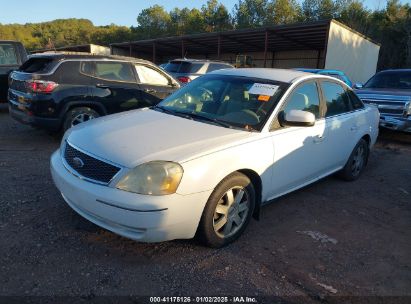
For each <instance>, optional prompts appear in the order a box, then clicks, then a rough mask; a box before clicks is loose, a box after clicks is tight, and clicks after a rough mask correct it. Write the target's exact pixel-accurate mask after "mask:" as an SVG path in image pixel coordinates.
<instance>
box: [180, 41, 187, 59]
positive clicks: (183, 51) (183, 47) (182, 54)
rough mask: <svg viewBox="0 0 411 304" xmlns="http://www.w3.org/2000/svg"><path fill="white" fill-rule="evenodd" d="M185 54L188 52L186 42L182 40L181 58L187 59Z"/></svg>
mask: <svg viewBox="0 0 411 304" xmlns="http://www.w3.org/2000/svg"><path fill="white" fill-rule="evenodd" d="M185 52H186V50H185V46H184V40H181V58H184V57H185V55H186V54H185Z"/></svg>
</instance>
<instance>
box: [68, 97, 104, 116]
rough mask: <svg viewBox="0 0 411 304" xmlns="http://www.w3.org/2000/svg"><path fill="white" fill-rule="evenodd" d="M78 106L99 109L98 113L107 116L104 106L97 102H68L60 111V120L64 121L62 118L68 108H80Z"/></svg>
mask: <svg viewBox="0 0 411 304" xmlns="http://www.w3.org/2000/svg"><path fill="white" fill-rule="evenodd" d="M80 106H84V107H89V106H92V107H97V108H98V109H99V112H100V113H103V115H107V110H106V108H105V107H104V105H102V104H101V103H99V102H96V101H91V100H82V101H70V102H68V103H66V104H65V105H64V107H63V109H62V110H61V111H60V118H61V119H64V116H65V115H66V113H67V111H68V110H69V109H70V108H73V107H80Z"/></svg>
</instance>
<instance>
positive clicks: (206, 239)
mask: <svg viewBox="0 0 411 304" xmlns="http://www.w3.org/2000/svg"><path fill="white" fill-rule="evenodd" d="M254 206H255V190H254V187H253V184H252V183H251V181H250V179H249V178H248V177H247V176H245V175H244V174H241V173H234V174H232V175H230V176H229V177H227V178H225V179H224V180H223V181H222V182H221V183H220V184H219V185H218V186H217V187H216V189H215V190H214V191H213V193H212V194H211V196H210V198H209V199H208V202H207V204H206V207H205V209H204V212H203V216H202V218H201V221H200V225H199V236H200V238H201V240H202V241H203V243H205V244H206V245H208V246H210V247H216V248H217V247H222V246H225V245H227V244H229V243H231V242H233V241H235V240H236V239H237V238H239V237H240V235H241V234H242V233H243V231H244V230H245V228H246V227H247V225H248V223H249V222H250V219H251V216H252V213H253V210H254Z"/></svg>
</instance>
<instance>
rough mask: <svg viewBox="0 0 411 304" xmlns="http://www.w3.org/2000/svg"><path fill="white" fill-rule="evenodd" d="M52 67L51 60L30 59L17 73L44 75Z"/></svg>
mask: <svg viewBox="0 0 411 304" xmlns="http://www.w3.org/2000/svg"><path fill="white" fill-rule="evenodd" d="M53 66H54V64H53V59H52V58H41V57H40V58H30V59H29V60H27V61H26V62H25V63H24V64H23V65H22V66H21V67H20V68H19V71H21V72H25V73H46V72H49V71H50V70H51V68H52V67H53Z"/></svg>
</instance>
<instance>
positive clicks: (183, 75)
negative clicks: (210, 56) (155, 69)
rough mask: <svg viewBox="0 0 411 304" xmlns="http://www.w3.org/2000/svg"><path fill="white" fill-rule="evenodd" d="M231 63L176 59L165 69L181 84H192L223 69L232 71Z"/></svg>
mask: <svg viewBox="0 0 411 304" xmlns="http://www.w3.org/2000/svg"><path fill="white" fill-rule="evenodd" d="M232 68H234V66H232V65H231V64H229V63H226V62H222V61H211V60H199V59H185V58H184V59H175V60H172V61H170V62H169V63H168V64H167V65H166V66H164V67H163V69H164V70H165V71H167V72H169V73H170V74H171V75H173V76H174V77H175V78H177V79H178V81H180V82H181V83H184V84H185V83H187V82H190V81H192V80H194V79H196V78H197V77H199V76H201V75H204V74H206V73H210V72H212V71H216V70H221V69H232Z"/></svg>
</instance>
